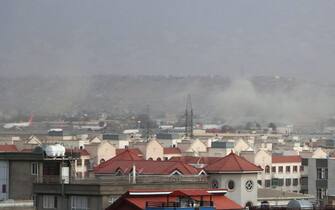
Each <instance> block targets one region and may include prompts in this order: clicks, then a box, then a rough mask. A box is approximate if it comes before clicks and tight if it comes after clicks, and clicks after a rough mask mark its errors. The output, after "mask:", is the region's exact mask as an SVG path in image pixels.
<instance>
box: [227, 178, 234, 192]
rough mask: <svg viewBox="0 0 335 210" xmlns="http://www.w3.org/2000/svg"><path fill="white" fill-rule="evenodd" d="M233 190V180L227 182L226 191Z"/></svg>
mask: <svg viewBox="0 0 335 210" xmlns="http://www.w3.org/2000/svg"><path fill="white" fill-rule="evenodd" d="M234 189H235V182H234V181H233V180H229V181H228V190H230V191H233V190H234Z"/></svg>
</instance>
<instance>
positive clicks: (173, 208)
mask: <svg viewBox="0 0 335 210" xmlns="http://www.w3.org/2000/svg"><path fill="white" fill-rule="evenodd" d="M145 209H146V210H215V208H214V203H213V202H212V201H193V202H182V203H181V202H154V201H150V202H146V208H145Z"/></svg>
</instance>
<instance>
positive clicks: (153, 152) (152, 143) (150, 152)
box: [131, 139, 164, 160]
mask: <svg viewBox="0 0 335 210" xmlns="http://www.w3.org/2000/svg"><path fill="white" fill-rule="evenodd" d="M131 147H132V148H138V149H139V150H140V151H141V153H142V154H143V156H144V158H145V159H146V160H148V159H151V160H163V159H164V148H163V146H162V145H161V144H160V143H159V142H158V141H157V140H155V139H151V140H149V141H148V142H137V143H135V144H132V145H131Z"/></svg>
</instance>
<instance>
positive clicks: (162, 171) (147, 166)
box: [94, 160, 199, 175]
mask: <svg viewBox="0 0 335 210" xmlns="http://www.w3.org/2000/svg"><path fill="white" fill-rule="evenodd" d="M133 165H135V167H136V171H137V173H139V174H146V175H169V174H171V173H173V172H174V171H176V170H177V171H179V172H180V173H182V174H183V175H197V174H199V170H198V169H196V168H194V167H192V166H190V165H188V164H185V163H183V162H177V161H154V160H113V161H110V162H108V161H107V162H105V163H103V164H100V165H99V166H98V167H96V168H95V169H94V172H95V173H96V174H114V173H116V172H118V171H120V170H121V172H122V173H124V174H129V173H131V171H132V168H133Z"/></svg>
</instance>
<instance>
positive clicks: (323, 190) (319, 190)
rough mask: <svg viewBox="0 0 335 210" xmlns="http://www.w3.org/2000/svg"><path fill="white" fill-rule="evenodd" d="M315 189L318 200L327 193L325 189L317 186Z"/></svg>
mask: <svg viewBox="0 0 335 210" xmlns="http://www.w3.org/2000/svg"><path fill="white" fill-rule="evenodd" d="M316 191H317V199H318V200H322V199H323V198H324V197H325V196H326V195H327V189H324V188H318V189H317V190H316Z"/></svg>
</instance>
